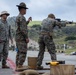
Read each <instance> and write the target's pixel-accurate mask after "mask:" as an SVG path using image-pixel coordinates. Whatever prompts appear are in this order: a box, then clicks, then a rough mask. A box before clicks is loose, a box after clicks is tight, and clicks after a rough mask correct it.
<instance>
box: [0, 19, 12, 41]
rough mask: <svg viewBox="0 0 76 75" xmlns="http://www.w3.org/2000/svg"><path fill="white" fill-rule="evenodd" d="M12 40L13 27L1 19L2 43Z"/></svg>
mask: <svg viewBox="0 0 76 75" xmlns="http://www.w3.org/2000/svg"><path fill="white" fill-rule="evenodd" d="M9 38H11V39H12V34H11V27H10V26H9V25H8V23H7V21H3V20H2V19H0V41H6V40H9Z"/></svg>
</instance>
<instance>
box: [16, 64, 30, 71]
mask: <svg viewBox="0 0 76 75" xmlns="http://www.w3.org/2000/svg"><path fill="white" fill-rule="evenodd" d="M26 69H29V67H28V66H22V65H18V66H17V67H16V71H21V70H26Z"/></svg>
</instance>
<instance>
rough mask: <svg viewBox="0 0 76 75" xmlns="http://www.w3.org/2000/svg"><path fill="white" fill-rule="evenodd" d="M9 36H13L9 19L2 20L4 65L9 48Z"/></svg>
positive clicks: (0, 49)
mask: <svg viewBox="0 0 76 75" xmlns="http://www.w3.org/2000/svg"><path fill="white" fill-rule="evenodd" d="M9 37H10V38H12V35H11V30H10V26H8V23H7V21H3V20H2V19H1V20H0V54H1V55H2V65H6V59H7V57H8V50H9Z"/></svg>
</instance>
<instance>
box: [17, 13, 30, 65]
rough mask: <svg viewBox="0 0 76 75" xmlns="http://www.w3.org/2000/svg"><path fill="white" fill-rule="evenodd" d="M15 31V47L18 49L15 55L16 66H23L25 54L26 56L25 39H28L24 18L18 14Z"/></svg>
mask: <svg viewBox="0 0 76 75" xmlns="http://www.w3.org/2000/svg"><path fill="white" fill-rule="evenodd" d="M16 23H17V30H16V46H17V48H18V52H17V55H16V65H17V66H18V65H23V63H24V61H25V58H26V54H27V43H26V39H27V38H28V29H27V24H28V23H29V22H28V21H26V19H25V17H24V16H23V15H21V14H19V15H18V16H17V18H16Z"/></svg>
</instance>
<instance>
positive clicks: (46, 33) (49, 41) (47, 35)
mask: <svg viewBox="0 0 76 75" xmlns="http://www.w3.org/2000/svg"><path fill="white" fill-rule="evenodd" d="M55 26H58V27H59V28H60V27H61V24H60V22H58V21H56V20H55V16H54V14H49V15H48V18H46V19H44V20H43V21H42V27H41V32H40V37H39V54H38V61H37V69H43V66H41V64H42V60H43V58H44V51H45V47H47V49H48V52H49V53H50V55H51V60H52V61H56V60H57V58H56V50H55V44H54V42H53V37H52V36H53V29H54V27H55Z"/></svg>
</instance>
